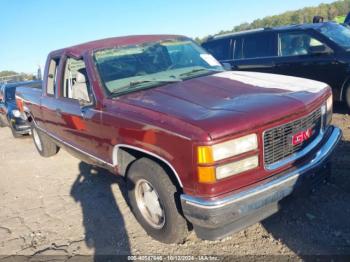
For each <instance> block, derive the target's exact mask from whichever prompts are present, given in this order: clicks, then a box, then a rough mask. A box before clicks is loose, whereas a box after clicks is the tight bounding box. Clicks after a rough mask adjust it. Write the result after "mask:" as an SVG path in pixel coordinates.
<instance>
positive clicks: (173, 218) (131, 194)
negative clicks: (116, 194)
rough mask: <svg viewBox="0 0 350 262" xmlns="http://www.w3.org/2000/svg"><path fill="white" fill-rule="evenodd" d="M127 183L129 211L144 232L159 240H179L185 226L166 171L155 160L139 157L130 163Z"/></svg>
mask: <svg viewBox="0 0 350 262" xmlns="http://www.w3.org/2000/svg"><path fill="white" fill-rule="evenodd" d="M127 185H128V198H129V204H130V207H131V210H132V212H133V213H134V215H135V217H136V219H137V220H138V222H139V223H140V224H141V226H142V227H143V228H144V229H145V231H146V232H147V233H148V234H149V235H150V236H151V237H153V238H154V239H156V240H158V241H160V242H163V243H167V244H170V243H182V242H183V241H184V240H185V238H186V236H187V234H188V225H187V221H186V220H185V218H184V217H183V215H182V214H181V209H180V204H179V201H180V200H179V195H178V193H177V189H176V186H175V185H174V184H173V183H172V182H171V180H170V178H169V176H168V174H167V172H166V171H165V170H164V169H163V168H162V167H161V166H160V165H159V164H157V163H156V162H154V161H152V160H150V159H148V158H141V159H139V160H137V161H136V162H134V163H133V164H132V165H131V167H130V169H129V171H128V174H127Z"/></svg>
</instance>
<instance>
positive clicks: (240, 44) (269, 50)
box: [203, 22, 350, 108]
mask: <svg viewBox="0 0 350 262" xmlns="http://www.w3.org/2000/svg"><path fill="white" fill-rule="evenodd" d="M203 47H204V48H205V49H207V50H208V51H209V52H210V53H211V54H213V55H214V56H215V57H216V59H218V60H219V61H220V62H222V63H229V64H230V65H231V68H232V69H233V70H244V71H258V72H267V73H275V74H283V75H291V76H298V77H304V78H309V79H313V80H318V81H322V82H325V83H327V84H329V85H330V86H331V87H332V89H333V94H334V99H335V100H338V101H345V102H346V103H347V105H348V107H349V108H350V29H349V28H348V27H345V26H342V25H338V24H336V23H333V22H326V23H318V24H303V25H291V26H285V27H277V28H264V29H256V30H250V31H244V32H238V33H233V34H227V35H221V36H216V37H213V38H211V39H209V40H208V41H207V42H205V43H203Z"/></svg>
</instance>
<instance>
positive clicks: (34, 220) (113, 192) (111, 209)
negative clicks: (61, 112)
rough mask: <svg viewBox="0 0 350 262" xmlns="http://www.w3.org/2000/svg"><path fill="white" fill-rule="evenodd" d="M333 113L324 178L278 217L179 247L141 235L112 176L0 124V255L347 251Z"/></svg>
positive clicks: (339, 116)
mask: <svg viewBox="0 0 350 262" xmlns="http://www.w3.org/2000/svg"><path fill="white" fill-rule="evenodd" d="M336 112H337V113H336V114H335V115H334V120H333V121H334V123H335V124H336V125H338V126H340V127H341V128H342V129H343V131H344V138H343V141H342V143H341V145H340V146H339V147H338V149H337V152H336V154H334V159H333V160H334V161H333V179H332V180H331V182H329V183H325V184H322V185H320V186H319V187H318V188H317V190H316V191H314V192H313V193H312V194H311V195H309V196H307V197H296V198H291V199H287V200H286V201H284V202H283V203H282V206H283V208H282V210H281V211H280V212H279V213H278V214H276V215H274V216H273V217H271V218H268V219H266V220H265V221H263V222H262V223H261V224H256V225H254V226H251V227H250V228H248V229H246V230H244V231H242V232H240V233H237V234H235V235H232V236H231V237H228V238H226V239H224V240H221V241H215V242H209V241H202V240H200V239H198V238H196V236H195V234H194V233H193V232H192V233H191V234H190V236H189V237H188V239H187V241H186V242H185V243H184V244H182V245H164V244H161V243H158V242H156V241H154V240H152V239H151V238H150V237H148V236H147V235H146V234H145V232H144V231H143V229H142V228H141V227H140V226H139V225H138V223H137V222H136V220H135V219H134V217H133V215H132V213H131V212H130V210H129V208H128V206H127V204H126V202H125V200H124V198H123V192H122V189H123V181H122V180H121V179H119V178H118V177H115V176H113V175H111V174H110V173H108V172H107V171H104V170H101V169H95V168H93V167H92V166H89V165H87V164H85V163H83V162H80V161H79V160H77V159H76V158H74V157H72V156H70V155H69V154H68V153H66V152H65V151H63V150H62V151H60V153H59V154H58V155H57V156H55V157H53V158H49V159H44V158H41V157H40V156H39V154H38V153H37V152H36V150H35V147H34V145H33V143H32V140H31V138H29V137H26V138H22V139H13V138H12V135H11V132H10V129H8V128H2V129H0V256H2V258H4V257H6V256H10V255H26V256H32V258H36V257H40V256H43V255H57V256H61V255H63V256H65V257H74V256H76V255H91V256H89V257H88V258H89V259H90V258H91V259H92V258H93V256H96V255H118V254H124V255H128V254H133V255H169V254H172V255H235V256H242V255H274V257H277V258H281V256H276V255H286V256H283V257H284V258H288V259H289V258H291V257H292V258H296V259H300V258H306V257H304V256H307V255H315V254H328V255H335V254H349V255H350V219H349V217H350V176H349V175H350V172H349V170H350V116H349V115H347V114H345V110H344V109H343V108H341V107H337V108H336ZM252 258H254V257H252ZM7 259H8V258H7ZM0 260H1V257H0Z"/></svg>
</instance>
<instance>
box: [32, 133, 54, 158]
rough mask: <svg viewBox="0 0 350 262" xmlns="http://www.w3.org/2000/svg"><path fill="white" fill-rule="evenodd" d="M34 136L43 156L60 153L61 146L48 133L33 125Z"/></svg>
mask: <svg viewBox="0 0 350 262" xmlns="http://www.w3.org/2000/svg"><path fill="white" fill-rule="evenodd" d="M32 136H33V141H34V145H35V147H36V149H37V150H38V152H39V154H40V155H41V156H43V157H51V156H54V155H56V154H57V153H58V151H59V149H60V148H59V147H58V146H57V145H56V144H55V143H54V142H53V141H52V140H51V138H50V137H48V136H47V135H46V134H44V133H43V132H41V131H40V130H38V129H37V128H36V127H34V126H33V127H32Z"/></svg>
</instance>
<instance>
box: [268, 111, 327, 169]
mask: <svg viewBox="0 0 350 262" xmlns="http://www.w3.org/2000/svg"><path fill="white" fill-rule="evenodd" d="M309 128H311V129H312V135H311V137H310V138H309V139H307V140H305V141H304V142H302V143H300V144H297V145H293V142H292V139H293V136H294V135H295V134H297V133H299V132H302V131H305V130H307V129H309ZM321 128H322V113H321V108H319V109H317V110H316V111H314V112H312V113H311V114H310V115H308V116H306V117H304V118H301V119H298V120H295V121H293V122H290V123H288V124H285V125H282V126H279V127H275V128H272V129H270V130H268V131H265V133H264V138H263V139H264V161H265V165H266V166H268V165H272V164H275V163H277V162H279V161H281V160H283V159H286V158H288V157H290V156H291V155H293V154H294V153H297V152H299V151H301V150H303V149H304V148H305V147H307V146H308V145H309V144H310V143H312V141H313V140H314V139H315V138H316V137H317V136H318V135H319V134H320V132H321Z"/></svg>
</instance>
